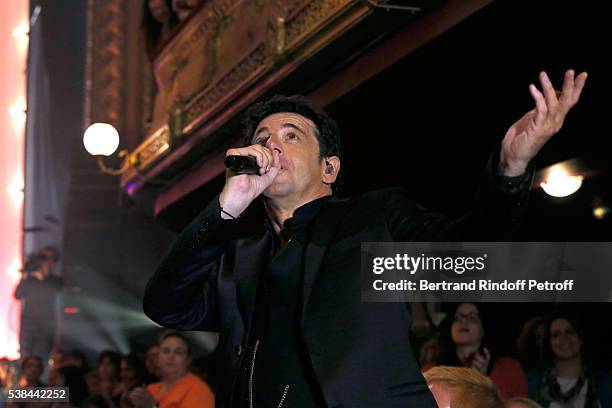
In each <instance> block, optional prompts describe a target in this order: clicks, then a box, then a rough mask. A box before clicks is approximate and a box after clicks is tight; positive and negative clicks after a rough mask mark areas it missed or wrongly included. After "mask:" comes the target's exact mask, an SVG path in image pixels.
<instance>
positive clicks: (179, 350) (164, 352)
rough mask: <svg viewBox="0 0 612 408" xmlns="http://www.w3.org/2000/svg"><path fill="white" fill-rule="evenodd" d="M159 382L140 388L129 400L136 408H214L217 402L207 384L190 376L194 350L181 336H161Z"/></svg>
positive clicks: (171, 333)
mask: <svg viewBox="0 0 612 408" xmlns="http://www.w3.org/2000/svg"><path fill="white" fill-rule="evenodd" d="M159 348H160V354H159V377H160V382H157V383H153V384H150V385H149V386H147V387H137V388H135V389H134V390H133V391H132V392H131V394H130V399H131V401H132V403H133V404H134V406H135V407H136V408H151V407H152V406H154V405H157V406H159V407H160V408H170V407H173V408H212V407H214V405H215V399H214V396H213V393H212V391H211V390H210V388H209V387H208V385H206V383H205V382H204V381H202V380H200V379H199V378H198V377H197V376H195V375H193V374H191V373H189V364H190V363H191V346H190V345H189V342H188V341H187V338H186V337H185V336H184V335H182V334H181V333H178V332H169V333H166V334H165V335H163V336H162V338H161V341H160V343H159Z"/></svg>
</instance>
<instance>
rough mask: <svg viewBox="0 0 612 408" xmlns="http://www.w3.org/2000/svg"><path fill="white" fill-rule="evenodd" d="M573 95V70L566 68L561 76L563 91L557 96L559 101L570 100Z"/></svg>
mask: <svg viewBox="0 0 612 408" xmlns="http://www.w3.org/2000/svg"><path fill="white" fill-rule="evenodd" d="M573 95H574V71H573V70H571V69H568V70H567V72H566V73H565V76H564V78H563V92H562V93H561V96H560V97H559V101H560V102H561V103H567V102H571V101H572V99H573Z"/></svg>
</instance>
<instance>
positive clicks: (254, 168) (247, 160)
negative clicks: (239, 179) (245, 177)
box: [225, 155, 259, 174]
mask: <svg viewBox="0 0 612 408" xmlns="http://www.w3.org/2000/svg"><path fill="white" fill-rule="evenodd" d="M225 167H227V168H228V169H230V170H231V171H233V172H234V173H236V174H259V166H258V165H257V159H256V158H255V157H254V156H239V155H230V156H227V157H226V158H225Z"/></svg>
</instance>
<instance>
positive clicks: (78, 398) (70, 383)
mask: <svg viewBox="0 0 612 408" xmlns="http://www.w3.org/2000/svg"><path fill="white" fill-rule="evenodd" d="M47 386H48V387H68V389H69V390H70V391H69V397H70V405H72V406H73V407H80V406H81V405H83V401H84V400H85V398H86V397H87V384H86V383H85V376H84V375H83V371H82V370H81V369H80V368H78V367H74V366H65V367H60V368H54V369H53V370H51V372H50V373H49V384H48V385H47ZM54 406H58V407H61V406H65V404H62V403H54V404H52V405H51V407H52V408H53V407H54Z"/></svg>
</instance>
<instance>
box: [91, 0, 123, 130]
mask: <svg viewBox="0 0 612 408" xmlns="http://www.w3.org/2000/svg"><path fill="white" fill-rule="evenodd" d="M122 6H123V2H122V1H121V0H88V3H87V23H88V24H87V48H86V53H87V54H86V63H85V65H86V66H85V75H86V78H85V114H84V120H85V125H86V126H89V124H91V123H94V122H107V123H111V124H112V125H114V126H115V127H117V128H118V129H119V131H120V132H121V126H122V121H123V118H122V114H121V113H122V103H123V101H122V94H123V86H124V83H123V75H122V68H123V67H122V59H121V51H122V39H123V38H122V37H123V34H122V22H121V16H122V12H123V10H122Z"/></svg>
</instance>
